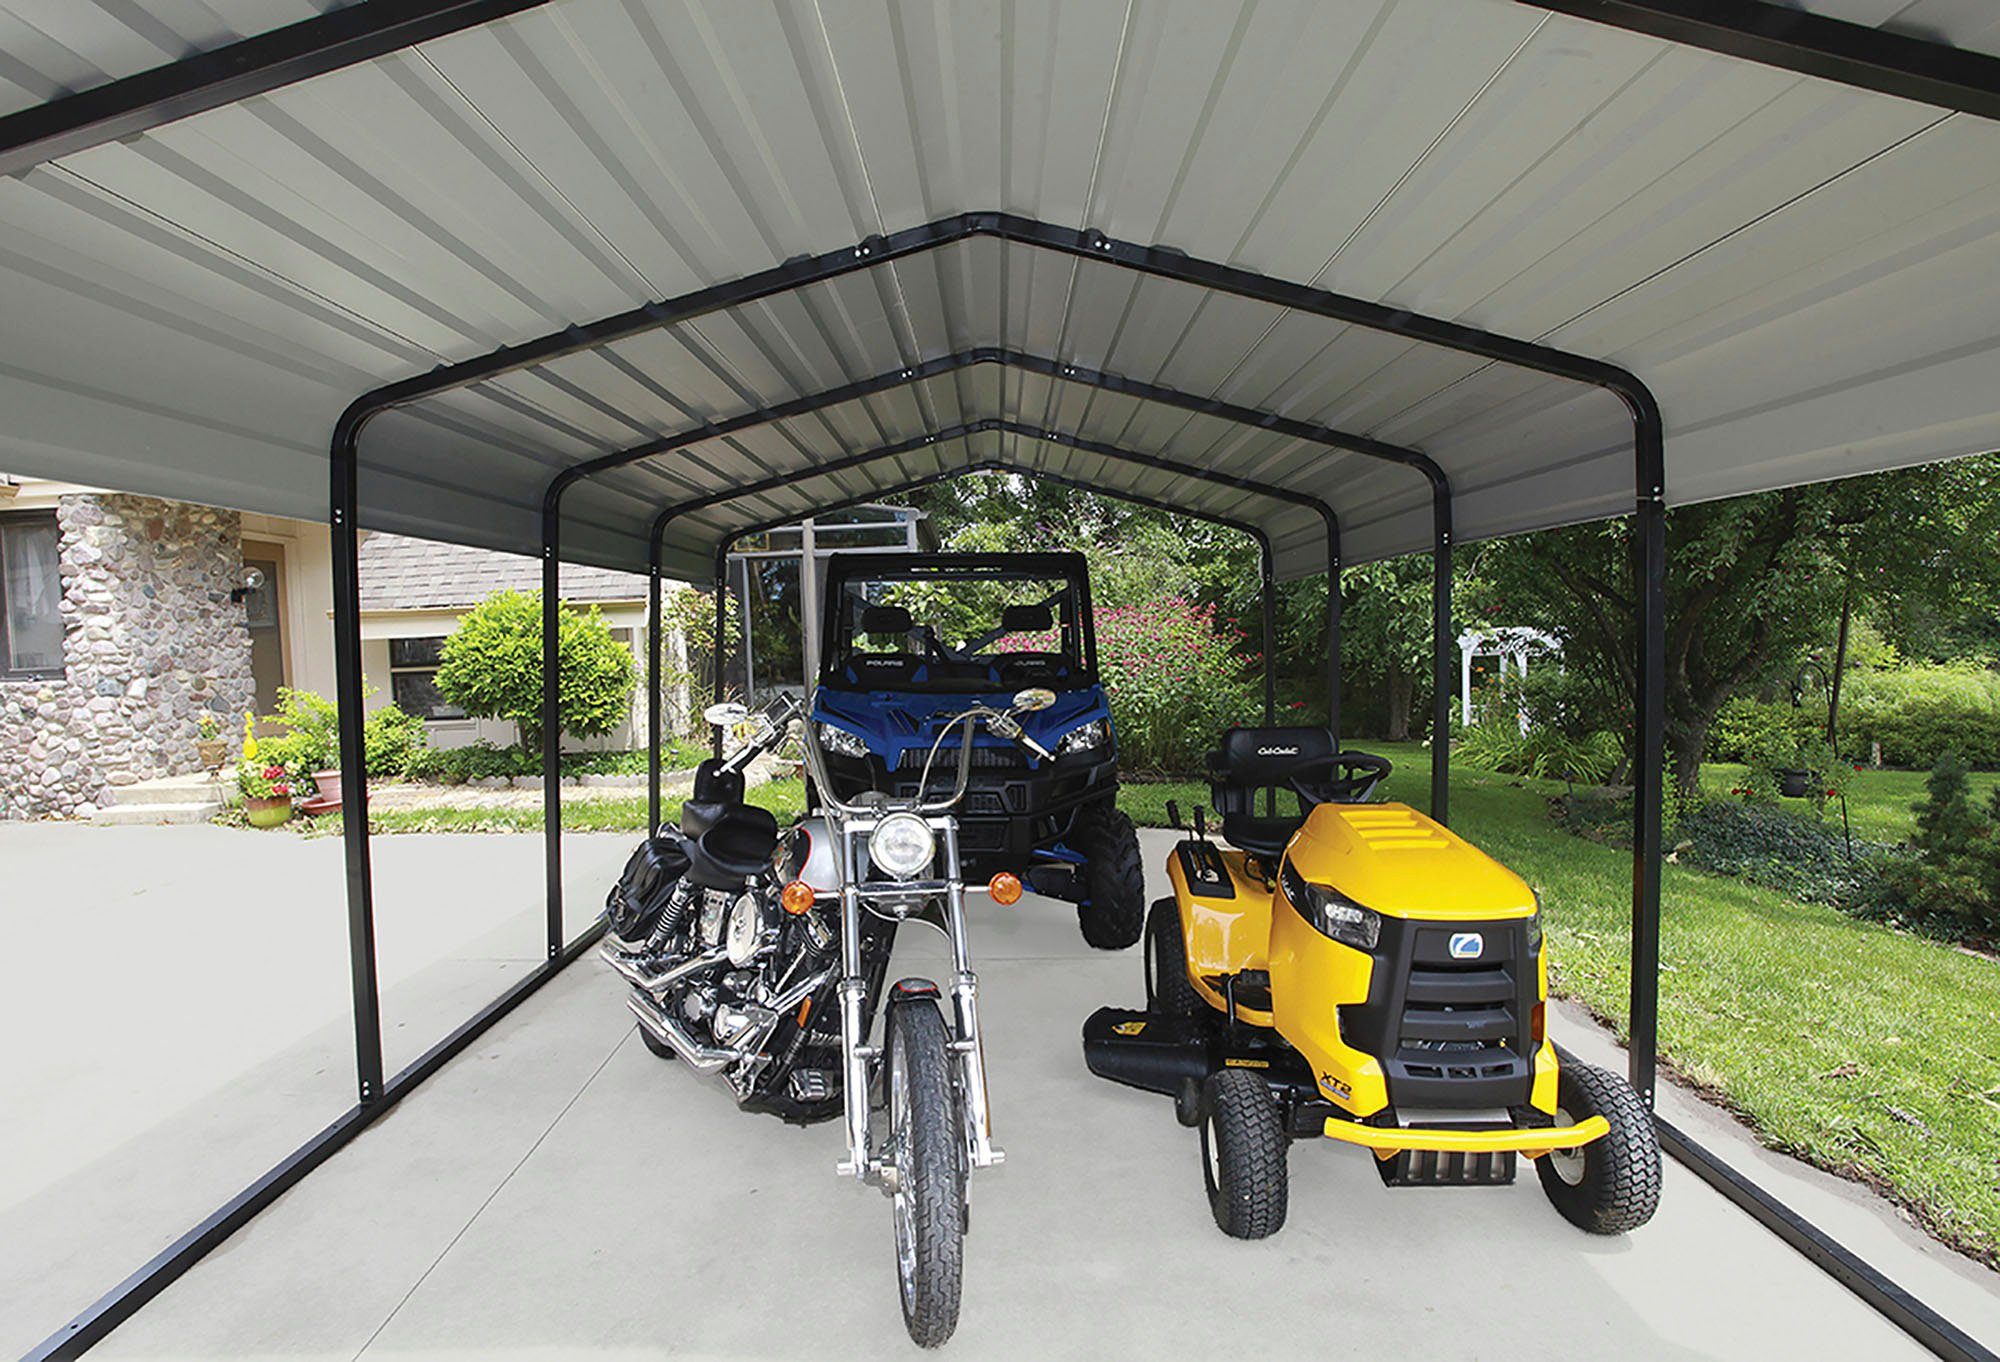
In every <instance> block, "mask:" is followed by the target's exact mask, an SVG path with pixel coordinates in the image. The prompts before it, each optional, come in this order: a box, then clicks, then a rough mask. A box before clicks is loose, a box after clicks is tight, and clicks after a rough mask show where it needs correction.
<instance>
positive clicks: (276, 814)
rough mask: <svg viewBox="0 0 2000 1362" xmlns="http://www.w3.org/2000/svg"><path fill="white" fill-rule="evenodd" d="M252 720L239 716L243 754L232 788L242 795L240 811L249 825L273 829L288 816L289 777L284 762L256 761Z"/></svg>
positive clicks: (288, 820)
mask: <svg viewBox="0 0 2000 1362" xmlns="http://www.w3.org/2000/svg"><path fill="white" fill-rule="evenodd" d="M255 722H256V721H255V720H254V719H252V718H251V716H249V715H248V714H246V715H244V716H243V755H242V757H241V758H239V759H238V761H237V763H236V790H237V793H239V794H241V795H242V796H243V814H244V816H245V817H246V818H248V819H249V820H250V826H251V827H253V828H275V827H277V826H278V825H279V824H280V823H288V822H290V821H291V817H292V778H291V776H289V775H288V774H286V771H285V768H284V765H283V764H282V763H280V762H276V761H272V760H270V759H269V758H265V759H263V760H259V758H258V753H257V733H256V729H255Z"/></svg>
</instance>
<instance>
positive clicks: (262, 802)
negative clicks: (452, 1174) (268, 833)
mask: <svg viewBox="0 0 2000 1362" xmlns="http://www.w3.org/2000/svg"><path fill="white" fill-rule="evenodd" d="M243 816H244V817H246V818H248V819H249V820H250V826H251V827H253V828H275V827H277V826H278V825H279V824H281V823H289V822H291V821H292V798H291V796H290V795H280V796H278V797H276V798H272V799H251V798H249V797H248V796H245V797H244V800H243Z"/></svg>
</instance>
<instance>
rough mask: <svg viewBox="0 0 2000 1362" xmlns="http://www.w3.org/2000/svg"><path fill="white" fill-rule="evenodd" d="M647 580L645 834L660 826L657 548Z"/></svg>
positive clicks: (655, 542) (656, 544) (658, 576)
mask: <svg viewBox="0 0 2000 1362" xmlns="http://www.w3.org/2000/svg"><path fill="white" fill-rule="evenodd" d="M653 545H654V547H653V561H652V563H651V565H650V567H649V572H648V578H647V582H646V835H647V836H649V837H650V836H652V835H653V834H654V833H655V832H657V831H659V828H660V646H661V645H660V550H659V540H658V539H655V540H654V541H653Z"/></svg>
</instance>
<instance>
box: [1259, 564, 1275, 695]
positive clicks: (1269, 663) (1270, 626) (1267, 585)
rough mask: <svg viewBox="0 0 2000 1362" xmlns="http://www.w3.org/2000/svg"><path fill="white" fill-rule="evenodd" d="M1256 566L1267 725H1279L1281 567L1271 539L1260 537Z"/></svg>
mask: <svg viewBox="0 0 2000 1362" xmlns="http://www.w3.org/2000/svg"><path fill="white" fill-rule="evenodd" d="M1257 566H1258V573H1259V576H1260V578H1261V581H1260V582H1259V586H1260V587H1261V590H1260V592H1259V593H1258V594H1259V596H1260V598H1261V599H1260V601H1259V606H1260V609H1261V613H1262V614H1263V617H1264V723H1265V724H1266V725H1267V726H1268V725H1271V724H1275V723H1277V722H1278V659H1277V650H1278V597H1277V591H1278V565H1277V560H1276V557H1275V556H1274V555H1273V553H1272V552H1271V536H1270V535H1268V534H1264V533H1262V532H1261V531H1260V532H1259V533H1258V535H1257Z"/></svg>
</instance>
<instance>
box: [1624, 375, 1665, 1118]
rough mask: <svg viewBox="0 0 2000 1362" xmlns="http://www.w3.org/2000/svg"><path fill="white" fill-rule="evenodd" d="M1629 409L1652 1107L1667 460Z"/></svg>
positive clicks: (1639, 1047) (1636, 809) (1646, 399)
mask: <svg viewBox="0 0 2000 1362" xmlns="http://www.w3.org/2000/svg"><path fill="white" fill-rule="evenodd" d="M1620 396H1622V397H1624V398H1625V401H1626V405H1627V406H1629V407H1630V408H1631V410H1632V426H1633V436H1634V445H1635V446H1636V458H1635V464H1636V470H1637V479H1636V481H1637V485H1638V487H1637V490H1638V504H1637V506H1636V507H1635V508H1634V510H1633V516H1632V519H1633V524H1632V569H1633V575H1634V577H1635V578H1636V579H1637V580H1636V581H1635V582H1634V584H1633V585H1634V588H1635V589H1634V592H1633V596H1634V599H1635V600H1636V601H1637V602H1638V616H1639V618H1638V619H1637V621H1636V624H1637V626H1638V629H1639V649H1638V654H1639V656H1638V663H1639V665H1638V676H1637V678H1636V680H1637V690H1638V693H1637V695H1635V696H1634V697H1633V698H1634V702H1635V709H1636V710H1637V713H1636V714H1635V716H1634V717H1635V718H1636V720H1637V724H1636V725H1635V731H1636V737H1637V741H1636V748H1635V751H1634V753H1633V762H1632V782H1633V798H1632V824H1633V826H1632V997H1631V1021H1630V1025H1629V1028H1628V1029H1629V1031H1630V1035H1629V1038H1628V1045H1629V1049H1630V1055H1631V1060H1630V1067H1631V1077H1632V1086H1633V1087H1634V1088H1636V1089H1638V1092H1639V1096H1640V1097H1641V1098H1643V1099H1644V1100H1645V1102H1646V1105H1647V1106H1651V1105H1653V1090H1654V1083H1655V1080H1656V1076H1657V1061H1658V1056H1659V1044H1660V872H1661V851H1662V847H1661V823H1662V821H1663V819H1664V816H1665V812H1666V809H1665V803H1666V768H1665V756H1666V750H1665V749H1666V728H1667V487H1666V480H1667V460H1666V429H1665V425H1664V423H1663V422H1662V420H1661V418H1660V409H1659V405H1658V403H1656V402H1655V401H1654V400H1653V397H1652V394H1651V393H1649V392H1647V391H1646V390H1645V389H1644V388H1643V387H1638V388H1636V390H1635V391H1633V392H1628V393H1621V394H1620Z"/></svg>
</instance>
